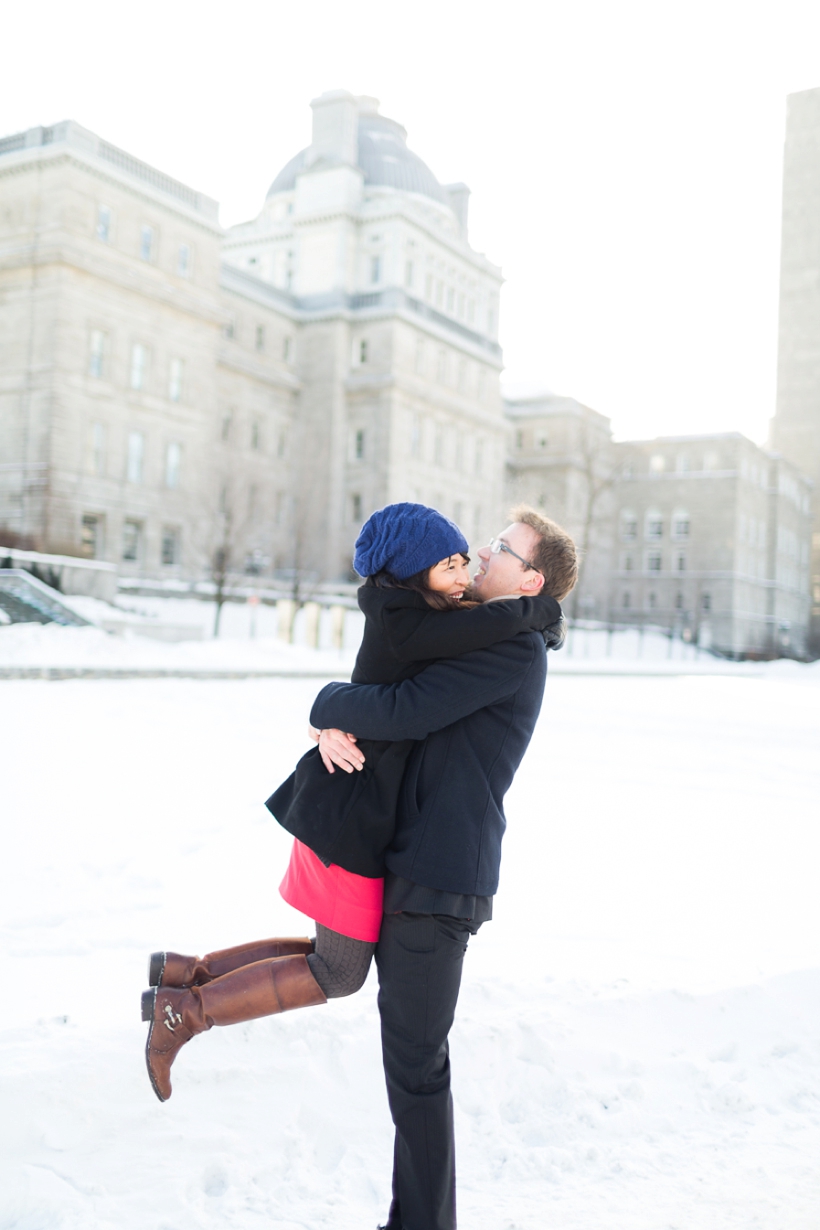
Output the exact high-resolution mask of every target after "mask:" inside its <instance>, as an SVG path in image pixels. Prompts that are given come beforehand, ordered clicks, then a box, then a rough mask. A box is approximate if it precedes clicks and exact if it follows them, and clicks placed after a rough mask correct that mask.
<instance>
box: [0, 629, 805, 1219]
mask: <svg viewBox="0 0 820 1230" xmlns="http://www.w3.org/2000/svg"><path fill="white" fill-rule="evenodd" d="M14 631H15V629H13V628H11V629H9V628H4V629H0V640H2V637H3V636H5V635H6V634H7V633H9V632H14ZM45 631H49V630H48V629H46V630H45ZM60 631H61V632H64V633H71V632H72V631H74V630H71V629H61V630H60ZM92 631H93V630H92ZM226 643H230V642H226ZM257 644H258V645H259V644H261V642H258V643H257ZM170 648H173V649H175V650H179V649H180V648H184V647H180V646H175V647H169V646H159V649H163V650H164V649H170ZM191 648H193V646H191ZM284 648H287V647H284ZM300 652H303V653H308V652H310V651H307V650H301V651H300ZM556 660H557V655H556V656H555V658H554V659H553V661H556ZM800 672H802V673H800ZM334 673H335V672H334V671H332V670H330V671H329V674H330V675H332V674H334ZM319 682H320V681H318V680H316V679H312V680H311V679H289V678H281V679H269V680H261V679H249V680H241V681H239V680H238V681H198V680H189V679H183V680H176V679H175V680H164V679H163V680H130V681H107V680H101V681H98V680H89V681H71V682H60V683H48V682H39V681H6V682H2V683H0V697H2V702H1V703H0V728H1V729H0V746H2V748H3V765H4V770H5V771H4V773H3V787H2V800H3V803H2V807H3V816H4V819H5V824H4V834H5V849H4V854H5V857H4V859H3V863H2V867H3V872H2V879H3V883H2V892H1V893H0V925H1V926H2V945H3V952H4V957H5V960H4V986H5V995H4V997H3V1000H4V1006H3V1019H2V1027H0V1048H2V1065H1V1066H0V1074H1V1075H0V1079H1V1080H2V1094H0V1100H2V1105H3V1108H4V1114H3V1116H2V1134H3V1135H2V1149H0V1158H2V1160H0V1230H12V1228H13V1230H146V1228H147V1230H189V1228H190V1227H194V1228H196V1230H221V1228H230V1230H256V1228H257V1227H258V1228H259V1230H263V1228H267V1227H270V1226H276V1227H278V1228H281V1230H320V1228H327V1230H330V1228H331V1227H333V1228H334V1230H367V1228H368V1227H371V1228H373V1227H375V1225H376V1223H377V1222H379V1221H384V1219H385V1216H386V1213H387V1208H388V1203H389V1188H390V1164H391V1144H392V1136H391V1125H390V1120H389V1115H388V1111H387V1105H386V1099H385V1095H384V1091H383V1083H382V1073H381V1065H380V1056H379V1037H378V1017H377V1012H376V1006H375V991H376V986H375V981H374V979H373V977H372V976H371V979H370V980H369V981H368V983H367V984H366V986H365V987H364V989H363V990H362V991H361V992H360V993H359V994H358V995H357V996H354V997H352V998H351V999H349V1000H340V1001H335V1002H332V1003H331V1004H329V1005H327V1006H326V1007H322V1008H315V1009H308V1010H304V1011H302V1012H294V1013H290V1014H287V1015H285V1016H282V1017H278V1018H269V1019H266V1020H262V1021H255V1022H250V1023H248V1024H246V1025H243V1026H237V1027H235V1028H232V1029H214V1030H212V1031H211V1032H210V1033H209V1034H207V1035H206V1036H204V1037H202V1038H198V1039H196V1040H194V1041H193V1042H192V1043H191V1044H190V1045H189V1046H188V1047H186V1048H185V1050H184V1051H183V1052H182V1054H181V1055H180V1057H179V1059H178V1060H177V1062H176V1064H175V1066H174V1095H173V1097H172V1099H171V1100H170V1102H168V1103H167V1104H164V1105H161V1104H160V1103H159V1102H158V1101H157V1100H156V1098H155V1097H154V1094H153V1092H152V1091H151V1088H150V1085H149V1083H148V1078H147V1076H146V1073H145V1068H144V1059H143V1047H144V1041H145V1026H144V1025H142V1023H141V1021H140V1012H139V999H140V992H141V991H142V989H143V987H144V985H145V967H146V958H147V954H148V953H149V952H150V951H151V950H152V949H155V948H163V947H169V948H173V949H176V950H177V951H181V952H186V951H192V952H203V951H207V950H208V949H210V948H214V947H222V946H226V945H230V944H234V943H238V942H240V941H242V940H246V939H250V938H257V937H261V936H266V935H274V934H305V933H306V932H307V931H308V929H309V926H310V924H309V922H308V921H307V920H305V919H304V918H302V917H301V916H300V915H298V914H296V913H295V912H294V911H293V910H291V909H290V908H289V907H288V906H286V905H285V904H284V902H282V901H281V899H280V898H279V896H278V894H277V885H278V882H279V879H280V877H281V874H282V872H283V869H284V866H285V863H286V860H287V856H288V847H289V840H288V838H287V836H286V834H285V833H284V832H283V831H282V830H281V829H279V827H278V826H277V825H276V823H275V822H274V821H273V820H272V819H271V818H270V817H269V816H268V814H267V812H266V811H265V809H264V807H263V806H262V800H263V799H264V798H265V797H266V796H267V794H268V793H269V792H270V789H271V788H272V787H273V786H274V785H276V784H277V783H278V782H279V781H280V780H281V779H282V778H283V777H284V776H285V775H286V774H287V773H288V772H289V771H290V768H291V767H292V765H293V763H294V761H295V759H296V758H297V757H298V755H299V754H300V753H301V752H302V751H303V750H304V748H305V746H306V738H305V726H306V722H307V714H308V710H309V706H310V702H311V699H312V697H313V695H314V693H315V691H316V689H317V687H318V686H319ZM818 700H820V690H818V677H817V674H816V671H815V669H814V668H811V667H810V668H800V667H797V666H794V667H791V665H790V669H789V671H787V672H786V673H781V674H777V673H772V671H771V670H770V669H769V668H763V669H762V672H761V673H759V674H757V675H754V676H751V677H750V676H748V675H744V674H735V675H729V676H726V675H724V676H716V675H704V674H691V675H681V676H677V677H675V676H669V677H665V676H663V675H659V676H657V677H647V676H643V675H632V676H629V675H627V676H621V675H617V674H610V675H603V674H598V675H592V676H590V677H579V676H577V675H564V676H562V675H561V674H560V673H559V672H558V671H557V670H556V671H555V672H554V673H553V674H552V676H551V677H550V678H549V679H548V683H547V692H546V697H545V704H544V710H543V713H542V717H541V721H540V723H539V725H538V728H537V730H536V733H535V737H534V740H533V744H532V746H531V749H530V751H529V753H528V756H527V758H526V760H525V762H524V765H523V766H522V768H521V770H520V772H519V775H518V778H517V780H516V782H515V784H514V786H513V789H512V790H511V792H510V794H509V796H508V801H507V812H508V819H509V830H508V834H507V838H506V840H505V853H504V861H503V865H502V883H501V887H500V890H499V894H498V897H497V898H496V906H495V915H496V916H495V918H494V919H493V921H492V922H490V923H488V924H486V926H485V927H483V928H482V930H481V932H480V933H479V935H478V936H477V937H476V938H475V940H474V941H472V942H471V946H470V951H469V952H468V954H467V958H466V963H465V977H464V984H463V989H462V995H461V1000H460V1004H459V1012H458V1017H457V1021H456V1025H455V1027H454V1030H453V1034H452V1058H453V1070H454V1095H455V1105H456V1125H457V1140H458V1171H459V1211H460V1215H459V1224H460V1226H461V1227H462V1230H545V1228H550V1227H554V1228H556V1230H598V1228H599V1227H600V1228H606V1230H730V1228H731V1230H750V1228H753V1227H754V1228H759V1230H816V1228H817V1226H818V1224H820V1179H818V1173H817V1164H816V1162H817V1157H818V1154H820V895H819V894H818V892H817V872H816V868H817V853H818V833H817V815H818V808H817V798H818V787H820V781H818V777H819V776H820V774H819V773H818V758H817V747H818V745H820V705H818Z"/></svg>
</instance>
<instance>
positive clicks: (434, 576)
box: [427, 555, 470, 598]
mask: <svg viewBox="0 0 820 1230" xmlns="http://www.w3.org/2000/svg"><path fill="white" fill-rule="evenodd" d="M469 562H470V559H469V556H467V555H449V556H448V557H447V559H442V560H439V562H438V563H437V564H434V565H433V567H432V568H431V569H430V571H429V572H428V574H427V584H428V585H429V586H430V588H431V589H433V590H435V592H436V593H437V594H446V595H447V596H448V597H449V598H460V597H461V595H462V594H463V593H464V591H465V589H466V588H467V586H468V585H469V584H470V571H469V568H468V567H467V565H468V564H469Z"/></svg>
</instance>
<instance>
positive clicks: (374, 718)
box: [310, 636, 543, 740]
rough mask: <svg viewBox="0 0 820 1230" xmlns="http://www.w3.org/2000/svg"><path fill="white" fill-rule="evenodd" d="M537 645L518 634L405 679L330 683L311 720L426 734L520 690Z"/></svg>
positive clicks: (359, 731)
mask: <svg viewBox="0 0 820 1230" xmlns="http://www.w3.org/2000/svg"><path fill="white" fill-rule="evenodd" d="M539 639H540V638H539ZM536 648H537V645H536V642H535V638H533V637H531V636H518V637H514V638H513V639H512V640H507V641H504V642H502V643H501V644H500V645H495V646H492V647H491V648H488V649H479V650H476V651H474V652H473V653H466V654H463V655H462V656H461V657H458V658H454V659H452V660H451V661H447V662H436V663H434V664H433V666H428V668H427V669H426V670H424V671H422V672H421V674H420V675H416V677H415V678H414V679H406V680H404V681H403V682H402V683H388V684H366V683H329V684H327V686H326V687H324V688H322V690H321V692H320V693H319V695H318V696H317V697H316V700H315V701H314V703H313V708H312V709H311V711H310V721H311V723H312V725H313V726H315V727H317V729H319V730H322V729H327V728H330V727H335V728H336V729H338V730H347V731H350V732H351V734H354V735H356V736H357V737H358V738H360V739H388V740H399V739H424V738H426V737H427V735H429V734H431V733H432V732H433V731H434V730H441V729H443V727H445V726H450V725H451V724H452V723H453V722H457V721H459V719H461V718H464V717H467V716H468V715H469V714H471V713H475V712H476V711H477V710H478V709H484V708H485V707H486V706H487V705H493V704H495V703H497V702H498V701H500V700H503V699H504V698H505V697H507V696H511V695H512V694H513V693H514V692H516V691H517V690H518V688H519V687H520V686H521V683H522V682H523V679H524V677H525V675H526V674H527V672H528V671H529V670H530V668H531V667H532V665H533V661H534V655H535V653H536ZM542 652H543V648H542Z"/></svg>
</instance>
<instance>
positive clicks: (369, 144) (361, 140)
mask: <svg viewBox="0 0 820 1230" xmlns="http://www.w3.org/2000/svg"><path fill="white" fill-rule="evenodd" d="M309 154H310V146H308V148H307V149H303V150H301V151H300V152H299V153H298V154H297V155H296V157H295V158H291V160H290V162H288V163H287V164H286V165H285V166H284V167H282V170H281V171H280V172H279V174H278V175H277V176H276V179H275V180H274V181H273V183H272V184H271V186H270V188H269V189H268V196H269V197H271V196H275V195H276V194H277V193H278V192H289V191H290V190H291V189H292V188H293V187H294V186H295V184H296V176H297V175H298V174H299V172H300V171H302V170H304V168H305V167H306V166H307V165H308V155H309ZM356 164H357V166H358V167H359V168H360V170H361V171H362V172H363V174H364V182H365V184H368V185H372V186H378V187H383V188H398V189H399V190H400V191H401V192H418V193H420V194H421V195H422V196H428V197H432V199H433V200H434V201H440V202H441V203H442V204H443V205H446V204H448V201H447V196H446V193H445V192H444V189H443V188H442V186H441V184H440V183H439V182H438V180H437V179H436V177H435V175H434V174H433V172H432V171H431V170H430V168H429V167H428V166H427V164H426V163H425V162H422V160H421V158H419V156H418V155H417V154H414V153H413V151H412V150H410V149H408V148H407V133H406V132H405V130H404V129H403V128H402V126H401V124H397V123H396V121H395V120H389V119H387V117H386V116H384V115H378V114H376V113H374V112H364V113H360V114H359V118H358V154H357V157H356Z"/></svg>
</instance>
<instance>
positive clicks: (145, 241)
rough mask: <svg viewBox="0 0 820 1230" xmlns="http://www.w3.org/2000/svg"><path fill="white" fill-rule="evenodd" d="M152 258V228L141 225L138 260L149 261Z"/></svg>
mask: <svg viewBox="0 0 820 1230" xmlns="http://www.w3.org/2000/svg"><path fill="white" fill-rule="evenodd" d="M153 259H154V228H153V226H143V227H141V228H140V260H141V261H151V260H153Z"/></svg>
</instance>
